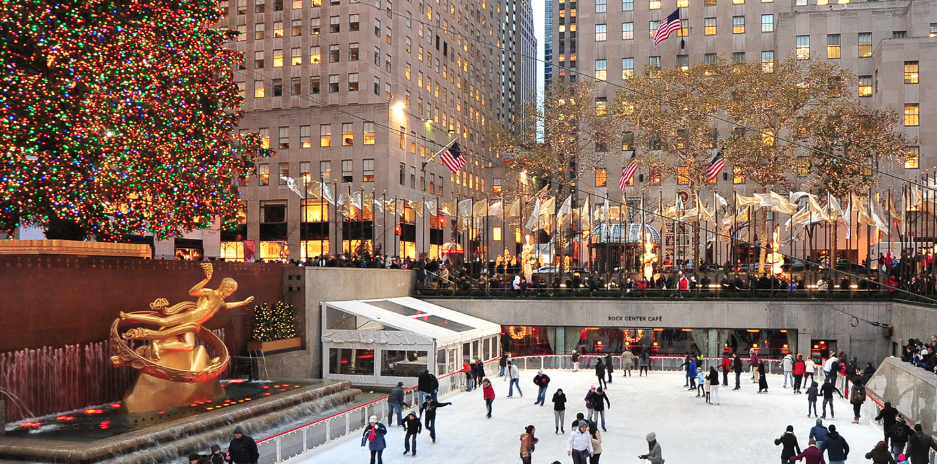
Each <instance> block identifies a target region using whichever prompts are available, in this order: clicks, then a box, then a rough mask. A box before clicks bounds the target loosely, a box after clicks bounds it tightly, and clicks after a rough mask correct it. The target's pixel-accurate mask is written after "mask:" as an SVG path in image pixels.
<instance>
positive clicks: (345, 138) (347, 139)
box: [342, 122, 355, 147]
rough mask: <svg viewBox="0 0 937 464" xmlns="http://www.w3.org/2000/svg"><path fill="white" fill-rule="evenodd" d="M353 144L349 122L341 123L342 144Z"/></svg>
mask: <svg viewBox="0 0 937 464" xmlns="http://www.w3.org/2000/svg"><path fill="white" fill-rule="evenodd" d="M354 144H355V133H354V131H353V130H352V125H351V123H350V122H346V123H342V145H343V146H346V147H350V146H352V145H354Z"/></svg>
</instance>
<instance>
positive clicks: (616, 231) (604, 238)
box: [592, 223, 660, 244]
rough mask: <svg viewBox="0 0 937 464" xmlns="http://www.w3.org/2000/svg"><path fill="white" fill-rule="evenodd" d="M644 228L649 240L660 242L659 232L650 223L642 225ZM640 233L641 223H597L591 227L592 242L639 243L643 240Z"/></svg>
mask: <svg viewBox="0 0 937 464" xmlns="http://www.w3.org/2000/svg"><path fill="white" fill-rule="evenodd" d="M644 230H645V231H646V232H647V233H648V234H651V241H653V242H654V243H660V232H658V231H657V229H655V228H654V227H653V226H651V225H650V224H645V225H644ZM642 235H643V234H641V224H637V223H630V224H621V223H617V224H616V223H610V224H606V223H599V224H596V225H595V226H593V227H592V243H594V244H597V243H608V244H625V243H640V242H643V241H644V237H642Z"/></svg>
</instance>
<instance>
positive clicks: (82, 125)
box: [0, 0, 270, 240]
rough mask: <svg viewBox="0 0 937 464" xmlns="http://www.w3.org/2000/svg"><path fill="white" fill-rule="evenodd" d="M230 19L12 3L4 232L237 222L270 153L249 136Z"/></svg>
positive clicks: (62, 233) (203, 5)
mask: <svg viewBox="0 0 937 464" xmlns="http://www.w3.org/2000/svg"><path fill="white" fill-rule="evenodd" d="M222 17H223V12H222V11H221V9H219V8H218V5H217V2H215V1H212V0H190V1H187V2H181V3H180V2H169V1H161V0H155V1H143V0H63V1H59V2H52V1H47V0H15V1H13V2H3V3H2V5H0V38H2V41H0V69H2V70H3V73H2V76H0V192H2V196H0V231H6V232H9V231H11V230H13V229H15V228H16V227H17V226H20V225H23V224H41V225H43V226H45V227H46V229H47V236H48V237H50V238H56V237H61V238H77V239H81V238H87V237H95V238H98V239H104V240H117V239H119V238H120V236H121V235H124V234H142V233H152V234H153V235H155V236H157V237H158V238H165V237H170V236H175V235H178V234H180V233H181V231H183V230H195V229H202V228H206V227H208V226H210V225H211V224H212V223H213V222H214V221H215V219H216V218H233V217H235V216H236V213H237V208H238V194H237V189H236V188H235V187H234V181H235V180H237V179H243V178H246V176H248V175H250V174H251V173H253V170H254V166H255V160H256V159H257V158H258V157H266V156H269V154H270V153H269V152H268V151H266V150H264V149H262V147H261V141H260V139H259V137H258V136H257V135H255V134H238V133H237V130H236V127H237V123H238V118H239V116H240V113H241V102H242V98H241V97H240V93H239V89H238V87H237V85H236V84H235V82H234V79H233V74H232V69H233V67H234V64H235V62H236V61H238V60H240V57H239V54H238V53H237V52H235V51H233V50H230V49H228V48H226V47H225V43H226V41H228V40H230V39H232V38H233V37H234V36H235V35H236V33H235V32H232V31H229V30H226V29H219V28H216V27H214V25H215V24H217V23H218V21H219V20H220V19H222Z"/></svg>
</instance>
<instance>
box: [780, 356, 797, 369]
mask: <svg viewBox="0 0 937 464" xmlns="http://www.w3.org/2000/svg"><path fill="white" fill-rule="evenodd" d="M781 369H783V370H784V372H787V371H792V370H794V357H793V356H791V355H789V354H788V355H786V356H784V359H782V360H781Z"/></svg>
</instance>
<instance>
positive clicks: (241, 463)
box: [228, 425, 260, 464]
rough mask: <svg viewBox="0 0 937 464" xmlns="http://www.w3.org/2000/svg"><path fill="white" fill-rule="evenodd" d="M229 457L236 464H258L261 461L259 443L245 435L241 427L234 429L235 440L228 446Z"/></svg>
mask: <svg viewBox="0 0 937 464" xmlns="http://www.w3.org/2000/svg"><path fill="white" fill-rule="evenodd" d="M228 456H230V457H231V462H233V463H234V464H257V460H258V459H260V452H259V451H257V443H256V442H254V439H253V438H251V437H249V436H247V435H244V429H242V428H241V426H240V425H239V426H237V427H235V428H234V440H231V443H229V444H228Z"/></svg>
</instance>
